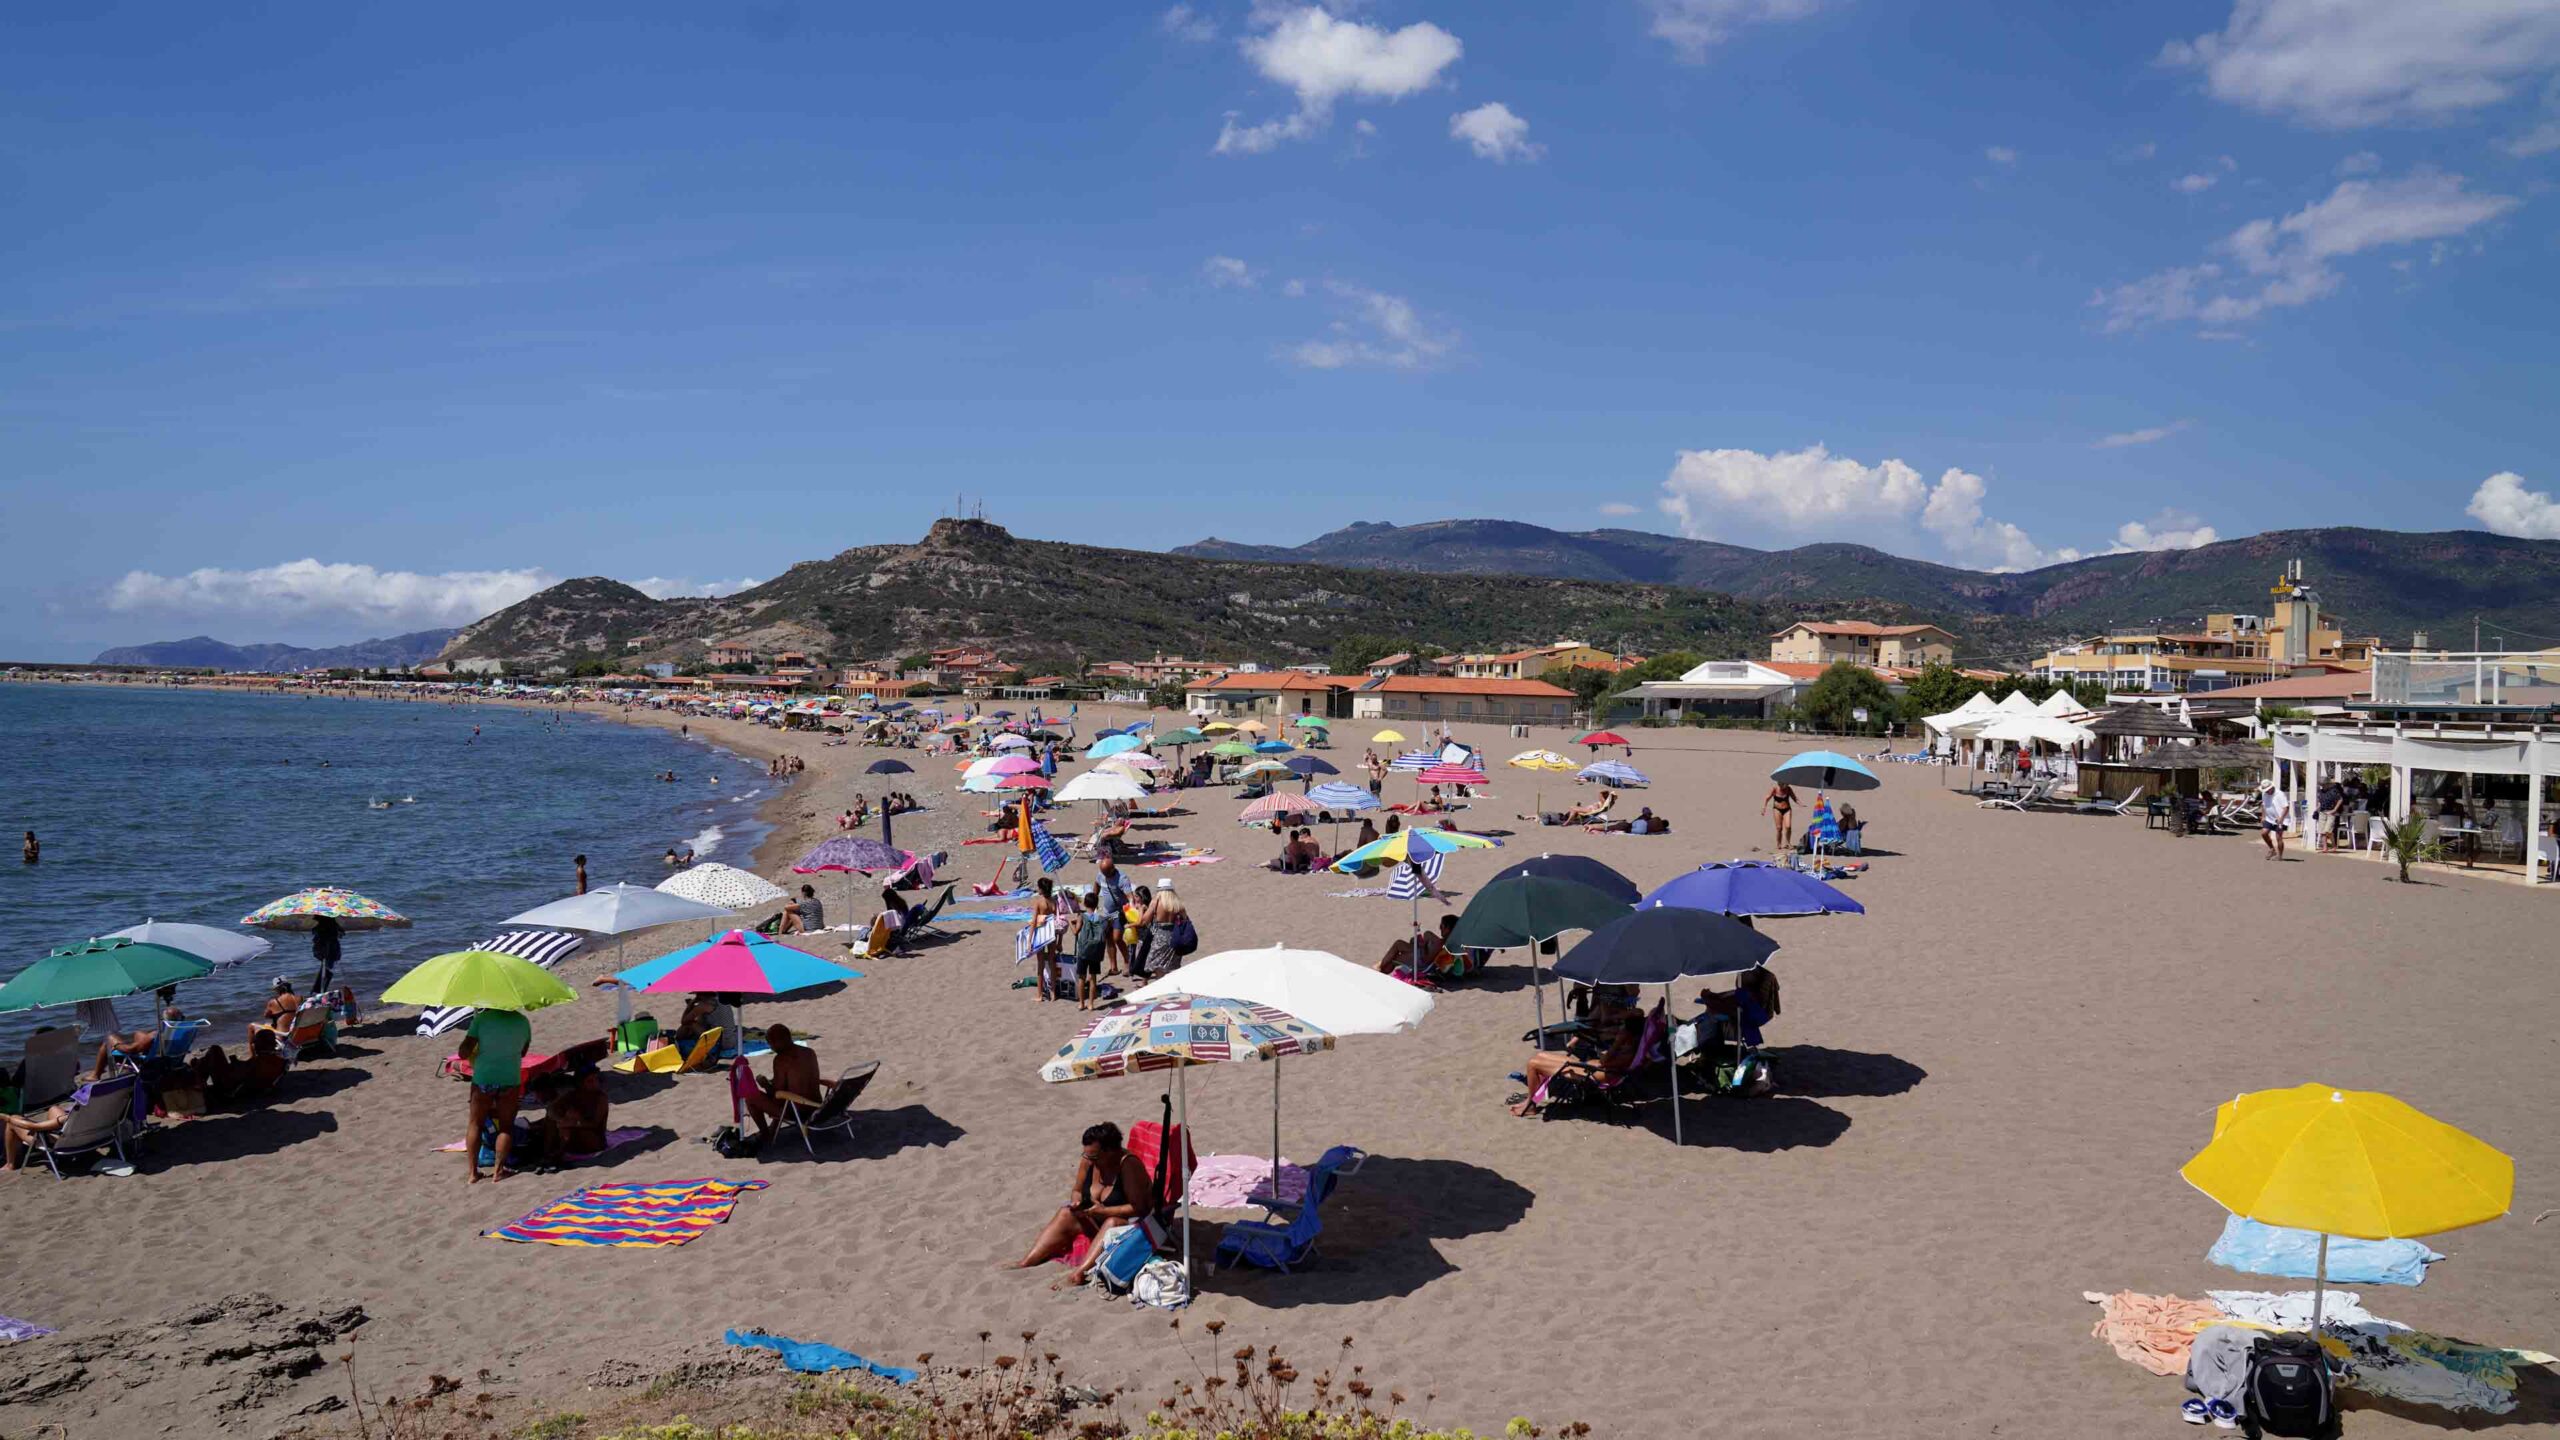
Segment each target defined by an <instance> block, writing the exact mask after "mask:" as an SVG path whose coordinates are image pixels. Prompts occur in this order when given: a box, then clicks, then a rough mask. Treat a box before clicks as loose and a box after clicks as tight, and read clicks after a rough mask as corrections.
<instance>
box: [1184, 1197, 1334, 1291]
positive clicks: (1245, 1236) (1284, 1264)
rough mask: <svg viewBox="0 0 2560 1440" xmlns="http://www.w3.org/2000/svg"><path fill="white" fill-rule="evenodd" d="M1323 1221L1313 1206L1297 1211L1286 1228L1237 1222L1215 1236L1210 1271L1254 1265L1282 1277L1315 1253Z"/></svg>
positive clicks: (1283, 1226) (1256, 1222)
mask: <svg viewBox="0 0 2560 1440" xmlns="http://www.w3.org/2000/svg"><path fill="white" fill-rule="evenodd" d="M1323 1230H1324V1221H1323V1219H1322V1217H1321V1215H1320V1214H1319V1212H1318V1211H1317V1209H1316V1207H1315V1206H1313V1205H1309V1206H1307V1207H1306V1208H1305V1209H1303V1210H1300V1211H1299V1212H1298V1214H1297V1217H1296V1218H1295V1219H1293V1220H1291V1221H1290V1222H1289V1223H1288V1224H1286V1225H1280V1224H1276V1223H1273V1222H1271V1221H1267V1220H1238V1221H1235V1222H1234V1223H1232V1224H1230V1225H1228V1226H1227V1230H1226V1233H1225V1234H1223V1235H1221V1236H1219V1237H1218V1250H1217V1255H1216V1258H1215V1261H1214V1263H1213V1265H1212V1268H1213V1269H1224V1268H1226V1267H1227V1266H1228V1265H1229V1264H1242V1265H1258V1266H1260V1267H1262V1268H1263V1269H1265V1270H1277V1271H1279V1272H1280V1273H1281V1274H1283V1275H1286V1274H1288V1273H1289V1272H1290V1270H1291V1269H1293V1268H1294V1267H1296V1266H1300V1265H1304V1264H1306V1263H1307V1261H1308V1260H1309V1259H1310V1258H1312V1257H1313V1256H1314V1255H1315V1253H1316V1237H1317V1236H1318V1235H1319V1234H1321V1233H1323Z"/></svg>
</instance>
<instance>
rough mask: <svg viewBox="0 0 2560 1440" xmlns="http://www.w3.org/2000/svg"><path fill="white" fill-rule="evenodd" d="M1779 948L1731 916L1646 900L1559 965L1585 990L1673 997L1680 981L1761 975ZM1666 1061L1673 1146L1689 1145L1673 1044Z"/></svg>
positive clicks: (1668, 1047)
mask: <svg viewBox="0 0 2560 1440" xmlns="http://www.w3.org/2000/svg"><path fill="white" fill-rule="evenodd" d="M1777 949H1778V942H1777V941H1775V940H1772V939H1770V938H1769V937H1768V936H1766V935H1763V934H1761V933H1760V932H1759V931H1757V930H1754V929H1752V928H1751V927H1750V926H1748V925H1746V924H1744V923H1743V922H1741V921H1739V920H1736V919H1734V918H1733V917H1731V916H1729V915H1718V914H1716V913H1714V912H1713V911H1708V910H1692V909H1690V908H1688V907H1687V906H1685V905H1663V904H1659V903H1657V902H1654V901H1650V900H1648V901H1646V902H1645V903H1644V904H1642V905H1640V906H1638V907H1636V910H1635V913H1633V914H1631V915H1629V916H1627V917H1626V918H1625V919H1623V920H1612V921H1610V922H1609V923H1608V924H1606V925H1603V926H1601V927H1600V928H1599V929H1597V930H1594V931H1592V932H1591V933H1590V934H1589V935H1586V936H1584V937H1583V939H1582V943H1581V944H1579V945H1576V946H1574V947H1573V948H1572V949H1571V950H1568V951H1566V952H1565V953H1564V956H1563V958H1561V959H1559V960H1557V961H1556V974H1557V976H1558V977H1560V978H1562V979H1566V980H1573V981H1577V982H1579V983H1581V984H1584V985H1660V986H1663V987H1665V988H1666V990H1667V989H1668V987H1670V986H1672V985H1675V984H1677V983H1679V982H1680V981H1682V980H1689V979H1695V978H1698V977H1700V976H1706V975H1732V974H1739V973H1740V972H1742V971H1745V970H1754V969H1757V968H1759V967H1760V966H1761V965H1763V964H1765V963H1767V961H1768V959H1769V957H1770V956H1771V955H1772V954H1774V953H1776V951H1777ZM1665 1008H1666V1009H1667V1008H1668V1007H1665ZM1662 1055H1663V1059H1664V1061H1665V1062H1666V1063H1667V1064H1668V1065H1669V1066H1670V1068H1671V1138H1672V1142H1673V1143H1674V1144H1687V1143H1688V1141H1687V1137H1686V1136H1685V1135H1684V1134H1683V1133H1682V1130H1681V1122H1680V1060H1679V1057H1678V1056H1677V1055H1676V1054H1675V1053H1673V1050H1672V1047H1671V1045H1670V1044H1669V1043H1668V1042H1667V1041H1666V1043H1665V1044H1664V1045H1663V1047H1662Z"/></svg>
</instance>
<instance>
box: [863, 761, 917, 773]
mask: <svg viewBox="0 0 2560 1440" xmlns="http://www.w3.org/2000/svg"><path fill="white" fill-rule="evenodd" d="M915 768H916V767H914V766H913V765H910V764H908V763H907V762H906V761H904V760H874V761H872V762H871V763H870V764H868V765H866V766H864V767H863V769H862V773H863V774H865V775H912V774H914V773H915Z"/></svg>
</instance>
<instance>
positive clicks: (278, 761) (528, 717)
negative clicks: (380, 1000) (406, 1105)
mask: <svg viewBox="0 0 2560 1440" xmlns="http://www.w3.org/2000/svg"><path fill="white" fill-rule="evenodd" d="M668 770H672V771H674V772H675V773H676V774H677V776H678V777H679V778H678V780H677V782H676V783H674V784H668V783H666V782H664V781H660V780H657V779H655V778H654V777H655V776H656V775H658V774H659V773H660V772H662V771H668ZM714 775H717V776H718V777H719V781H720V783H719V784H718V785H717V786H716V787H715V786H713V785H711V784H710V783H709V781H710V777H712V776H714ZM771 783H772V782H770V781H769V780H767V779H766V778H765V773H764V767H763V766H762V765H761V764H759V763H756V762H753V761H749V760H745V759H742V758H740V757H738V756H736V755H733V754H731V753H730V752H728V751H725V750H720V749H717V748H715V747H713V746H711V745H708V744H705V743H703V742H701V741H694V740H686V739H682V738H679V737H677V736H674V735H670V734H665V733H663V732H660V731H656V730H651V729H646V728H643V727H639V726H630V725H618V724H614V723H612V722H610V721H604V720H597V719H592V718H589V717H585V716H579V715H572V714H552V713H547V712H543V711H535V710H517V709H510V708H503V707H499V706H482V705H474V706H452V705H443V704H433V703H406V702H399V701H388V700H341V699H318V698H301V697H291V696H273V695H221V694H205V693H197V692H190V691H174V690H148V689H141V688H123V687H104V688H93V687H85V686H70V685H51V684H0V835H5V836H6V838H7V840H8V848H7V850H6V851H0V976H7V975H14V974H16V973H17V971H18V970H19V969H20V968H22V967H23V966H25V965H27V964H29V963H31V962H33V961H35V960H37V959H40V958H41V957H42V956H43V955H44V953H45V952H46V951H47V950H49V949H51V948H53V947H56V946H60V945H65V944H69V943H73V942H76V941H79V940H83V939H86V938H88V937H89V936H92V935H99V934H104V933H105V932H107V931H109V930H116V929H121V928H123V927H124V926H127V925H133V924H138V923H140V922H141V921H143V920H147V919H154V918H156V919H161V920H186V921H192V922H194V923H196V924H201V925H218V926H225V927H233V928H236V927H237V926H238V923H239V920H240V917H241V916H243V915H246V914H248V913H249V912H250V911H251V910H254V909H256V908H257V907H258V906H260V905H263V904H265V903H267V902H268V901H270V900H273V899H275V898H277V897H278V896H281V895H285V894H289V893H291V892H292V891H295V890H299V889H301V888H303V887H304V886H306V885H324V884H325V885H344V886H347V887H349V888H352V889H355V890H358V891H361V892H362V893H364V894H366V895H370V896H372V897H373V898H375V899H377V900H380V901H382V902H383V903H384V904H386V905H389V906H390V907H391V908H392V909H394V910H397V911H399V912H400V913H401V914H403V915H406V916H408V917H409V919H410V920H411V922H413V928H411V929H407V930H381V931H373V932H369V933H350V934H349V935H348V936H347V937H346V945H345V958H344V959H343V960H342V961H341V962H340V965H339V968H338V976H339V979H340V980H341V982H343V983H345V984H349V985H353V986H355V987H356V990H357V993H358V995H359V996H361V997H364V998H365V999H366V1000H367V1001H370V1000H371V998H372V997H373V996H375V995H378V994H379V993H380V992H381V990H382V987H383V986H385V985H387V984H389V983H390V982H391V981H392V980H393V979H395V978H397V977H398V976H399V974H400V973H401V972H402V971H403V970H405V969H407V968H408V967H409V966H410V965H413V964H415V963H416V962H417V961H419V960H422V959H425V958H426V957H428V956H430V955H437V954H441V953H443V952H445V951H448V950H459V949H463V948H465V947H467V946H469V945H470V944H472V943H473V942H474V941H477V940H481V939H484V938H486V937H487V936H488V935H489V934H491V933H492V932H493V931H495V930H496V929H497V928H498V922H499V921H501V920H504V919H505V918H506V917H507V916H509V915H512V914H515V913H516V912H518V911H520V910H524V909H527V908H529V907H531V906H534V905H538V904H541V903H542V902H544V901H546V900H553V899H557V898H559V897H560V896H562V895H566V894H568V893H570V892H571V891H572V890H573V889H574V888H575V884H576V882H575V876H574V870H573V867H572V865H571V857H573V856H576V855H579V854H584V855H585V856H586V857H587V876H588V882H589V884H590V885H591V886H601V885H607V884H611V883H613V882H614V881H617V880H630V881H632V882H634V883H637V884H642V885H655V884H656V883H658V881H660V880H662V879H664V878H665V876H666V867H665V865H664V862H663V857H664V855H665V852H666V849H667V847H668V846H669V845H671V844H677V843H680V842H684V843H690V844H691V845H692V847H693V849H694V851H695V853H696V855H697V856H699V857H702V858H715V857H716V858H718V859H721V860H726V861H728V862H730V863H732V864H745V863H746V861H747V857H748V855H749V854H750V852H751V851H753V849H754V848H755V844H756V842H757V841H758V840H760V839H761V838H763V835H764V831H765V828H766V827H764V826H763V825H761V824H759V823H757V822H756V821H755V820H754V819H753V818H752V817H753V814H754V811H755V810H756V808H757V806H759V805H760V804H762V803H763V798H764V796H765V794H766V793H767V789H768V787H769V786H770V784H771ZM384 806H387V808H378V807H384ZM30 829H32V830H34V831H35V832H36V834H37V836H38V837H39V838H40V839H41V840H42V841H43V845H44V858H43V860H42V862H41V863H39V864H36V865H23V864H20V863H19V862H18V858H17V853H16V852H17V844H18V841H19V838H20V832H22V831H25V830H30ZM244 933H245V932H244ZM269 938H270V939H272V940H273V941H274V942H275V949H274V950H272V951H270V952H269V953H268V954H266V955H264V956H262V957H260V958H258V959H255V960H252V961H249V962H248V963H246V964H243V965H239V966H233V967H227V968H225V969H222V970H218V971H216V972H215V973H214V974H213V975H211V976H209V977H207V978H205V979H202V980H196V981H191V982H189V983H188V984H187V985H185V986H184V987H182V988H181V989H180V991H179V1003H180V1004H181V1005H182V1006H184V1007H185V1008H186V1010H187V1013H189V1014H190V1015H204V1016H210V1017H213V1018H217V1019H232V1018H245V1017H246V1016H248V1015H252V1014H254V1013H256V1010H257V1007H258V1005H259V1004H260V1003H262V1002H263V1000H264V998H265V996H266V993H267V983H268V982H269V981H270V980H272V979H273V978H274V977H275V976H276V975H277V974H279V973H283V974H289V975H292V976H294V977H295V979H296V981H297V983H307V982H308V981H309V979H310V977H311V971H312V961H311V945H310V937H308V936H307V935H302V934H291V933H279V934H274V935H271V936H270V937H269ZM118 1009H119V1010H121V1011H123V1012H124V1014H125V1018H126V1020H127V1022H128V1023H139V1022H140V1021H141V1019H142V1018H143V1016H144V1015H145V1014H146V1013H147V1011H148V997H144V999H143V1000H139V1001H133V1000H128V1001H120V1002H118ZM69 1016H70V1012H69V1011H68V1010H60V1011H32V1012H22V1013H19V1014H14V1015H0V1064H6V1063H14V1062H15V1059H16V1056H17V1053H18V1050H19V1048H20V1045H21V1044H22V1042H23V1041H24V1039H25V1036H26V1034H27V1032H28V1031H30V1030H33V1029H34V1028H35V1027H36V1026H37V1025H39V1024H59V1023H63V1022H64V1021H66V1020H67V1019H68V1018H69ZM233 1029H234V1027H232V1026H228V1025H226V1026H223V1027H221V1029H220V1031H219V1032H218V1033H219V1034H220V1035H223V1036H229V1035H231V1034H232V1033H233Z"/></svg>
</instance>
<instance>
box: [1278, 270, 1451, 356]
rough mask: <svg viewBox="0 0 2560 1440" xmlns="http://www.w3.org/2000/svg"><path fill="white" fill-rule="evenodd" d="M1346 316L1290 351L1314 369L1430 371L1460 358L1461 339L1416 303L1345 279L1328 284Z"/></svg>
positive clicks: (1326, 289) (1340, 317)
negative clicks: (1428, 318) (1454, 357)
mask: <svg viewBox="0 0 2560 1440" xmlns="http://www.w3.org/2000/svg"><path fill="white" fill-rule="evenodd" d="M1324 290H1325V293H1326V294H1327V295H1330V296H1332V297H1333V298H1334V300H1335V301H1336V303H1337V308H1338V309H1339V311H1340V314H1339V315H1338V316H1337V317H1336V318H1335V320H1334V321H1333V324H1332V325H1331V326H1330V327H1329V330H1328V333H1327V334H1326V335H1325V336H1324V337H1323V338H1322V339H1316V340H1306V341H1301V342H1300V343H1298V344H1296V345H1293V346H1291V347H1289V349H1288V350H1287V351H1286V352H1285V354H1286V356H1287V358H1288V359H1289V360H1290V361H1291V362H1293V363H1295V364H1299V365H1303V366H1305V367H1307V368H1308V369H1310V370H1349V369H1383V370H1427V369H1430V368H1431V367H1432V366H1434V365H1436V364H1438V363H1440V362H1441V361H1443V360H1445V359H1447V358H1449V357H1450V356H1451V355H1453V354H1455V353H1456V351H1457V348H1458V337H1457V335H1456V334H1455V333H1454V332H1451V331H1448V330H1444V329H1441V328H1438V327H1436V326H1434V325H1432V324H1430V323H1429V322H1428V321H1426V320H1424V319H1423V317H1422V314H1421V312H1420V311H1417V310H1416V309H1414V308H1413V302H1411V301H1409V300H1407V299H1405V298H1404V297H1402V296H1400V295H1390V294H1388V293H1386V292H1385V291H1383V290H1370V289H1366V288H1363V287H1361V286H1358V285H1349V284H1345V283H1343V282H1342V281H1339V280H1327V281H1326V282H1324Z"/></svg>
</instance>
